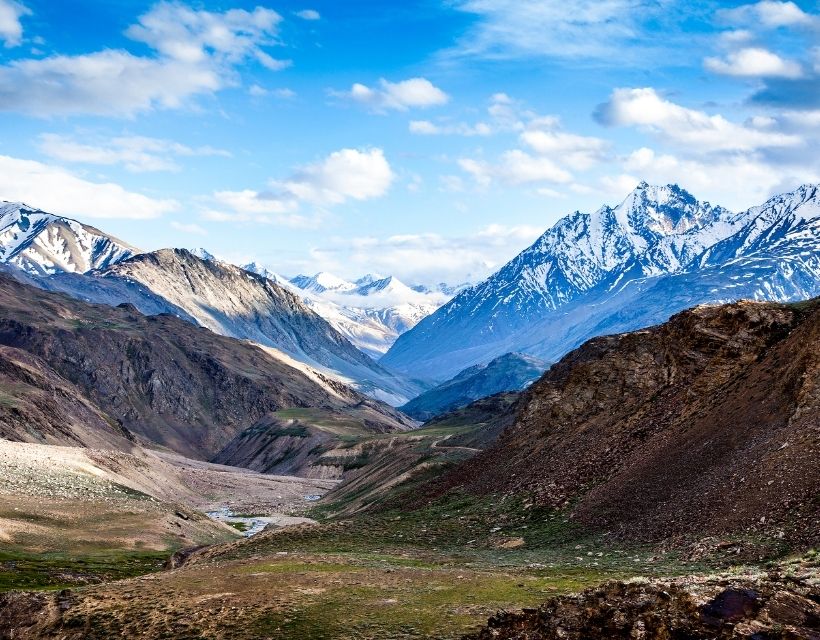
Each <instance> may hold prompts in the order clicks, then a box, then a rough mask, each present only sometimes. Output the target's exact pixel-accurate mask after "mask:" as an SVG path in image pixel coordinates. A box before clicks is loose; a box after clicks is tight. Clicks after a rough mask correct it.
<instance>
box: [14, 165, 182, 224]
mask: <svg viewBox="0 0 820 640" xmlns="http://www.w3.org/2000/svg"><path fill="white" fill-rule="evenodd" d="M0 194H2V198H3V199H5V200H19V201H23V202H27V203H28V204H30V205H32V206H36V207H40V208H41V209H44V210H46V211H50V212H52V213H59V214H63V215H70V216H78V217H81V218H136V219H148V218H157V217H159V216H161V215H163V214H165V213H168V212H171V211H175V210H177V209H178V208H179V203H177V202H176V201H175V200H165V199H163V200H157V199H154V198H149V197H148V196H144V195H142V194H140V193H134V192H132V191H126V190H125V189H124V188H123V187H121V186H120V185H118V184H115V183H112V182H106V183H99V182H89V181H88V180H85V179H83V178H80V177H78V176H76V175H74V174H73V173H71V172H69V171H67V170H66V169H64V168H62V167H58V166H53V165H47V164H43V163H40V162H35V161H33V160H21V159H19V158H12V157H9V156H0Z"/></svg>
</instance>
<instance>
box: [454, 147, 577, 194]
mask: <svg viewBox="0 0 820 640" xmlns="http://www.w3.org/2000/svg"><path fill="white" fill-rule="evenodd" d="M458 164H459V166H460V167H461V169H462V170H463V171H465V172H467V173H469V174H470V175H471V176H472V177H473V179H474V180H475V181H476V183H477V184H479V185H480V186H488V185H490V183H492V182H493V181H494V180H498V181H500V182H502V183H503V184H506V185H512V186H518V185H525V184H533V183H538V182H550V183H562V184H565V183H568V182H571V181H572V174H571V173H570V172H569V171H567V170H566V169H563V168H561V167H560V166H558V164H556V163H555V162H554V161H553V160H551V159H550V158H545V157H540V156H533V155H530V154H529V153H526V152H525V151H522V150H520V149H512V150H510V151H506V152H504V153H503V154H501V157H500V158H499V160H498V161H497V162H495V163H490V162H483V161H479V160H475V159H472V158H462V159H461V160H459V162H458Z"/></svg>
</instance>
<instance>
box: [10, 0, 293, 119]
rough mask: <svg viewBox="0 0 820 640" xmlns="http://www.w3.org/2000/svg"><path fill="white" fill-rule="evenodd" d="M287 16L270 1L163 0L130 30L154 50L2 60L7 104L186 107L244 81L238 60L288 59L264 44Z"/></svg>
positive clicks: (54, 111) (65, 108)
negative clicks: (234, 4)
mask: <svg viewBox="0 0 820 640" xmlns="http://www.w3.org/2000/svg"><path fill="white" fill-rule="evenodd" d="M0 1H2V0H0ZM280 21H281V17H280V16H279V14H277V13H276V12H275V11H272V10H270V9H264V8H262V7H257V8H256V9H254V10H253V11H245V10H243V9H231V10H228V11H225V12H223V13H215V12H210V11H204V10H201V11H197V10H194V9H191V8H189V7H186V6H185V5H182V4H179V3H168V2H161V3H159V4H157V5H155V6H154V7H153V8H151V9H150V10H149V11H148V12H147V13H145V14H143V15H142V16H140V17H139V19H138V21H137V23H136V24H134V25H132V26H130V27H129V28H128V29H127V30H126V35H127V36H128V37H129V38H131V39H132V40H134V41H137V42H140V43H144V44H145V45H147V46H148V47H149V49H150V50H151V55H145V56H141V55H134V54H132V53H130V52H128V51H125V50H121V49H116V50H115V49H105V50H102V51H98V52H94V53H88V54H83V55H70V56H67V55H54V56H50V57H47V58H42V59H20V60H14V61H12V62H10V63H9V64H6V65H4V66H0V110H5V111H23V112H25V113H28V114H34V115H39V116H53V115H72V114H93V115H114V116H131V115H133V114H135V113H138V112H141V111H147V110H150V109H154V108H178V107H180V106H183V105H185V104H187V102H188V101H189V100H190V99H191V98H193V97H194V96H197V95H203V94H210V93H213V92H215V91H218V90H220V89H223V88H225V87H228V86H234V85H236V84H237V83H238V79H237V67H238V66H239V65H240V64H243V63H245V62H248V61H250V60H255V61H257V62H258V63H259V64H262V65H263V66H266V67H267V68H269V69H278V68H282V67H283V66H285V65H286V64H287V61H281V60H276V59H274V58H272V57H271V56H270V55H269V54H268V53H266V52H265V51H264V50H263V48H262V47H264V46H267V45H272V44H276V43H277V40H276V36H277V33H278V25H279V23H280Z"/></svg>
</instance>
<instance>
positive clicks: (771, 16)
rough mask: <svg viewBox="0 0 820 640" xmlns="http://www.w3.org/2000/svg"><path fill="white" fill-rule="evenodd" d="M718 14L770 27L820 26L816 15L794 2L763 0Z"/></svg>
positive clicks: (723, 17) (744, 22)
mask: <svg viewBox="0 0 820 640" xmlns="http://www.w3.org/2000/svg"><path fill="white" fill-rule="evenodd" d="M718 15H719V16H720V17H721V18H722V19H723V20H725V21H727V22H729V23H732V24H742V25H753V26H763V27H767V28H770V29H776V28H778V27H795V26H800V27H811V26H820V20H818V17H817V16H816V15H813V14H809V13H806V12H805V11H803V9H801V8H800V7H799V6H797V5H796V4H795V3H794V2H777V1H774V0H762V1H761V2H755V3H752V4H745V5H742V6H740V7H736V8H734V9H724V10H722V11H720V12H719V13H718Z"/></svg>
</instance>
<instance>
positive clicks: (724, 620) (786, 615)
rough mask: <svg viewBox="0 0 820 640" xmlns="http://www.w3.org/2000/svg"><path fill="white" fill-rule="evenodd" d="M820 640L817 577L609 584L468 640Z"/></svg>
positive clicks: (511, 616)
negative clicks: (636, 639)
mask: <svg viewBox="0 0 820 640" xmlns="http://www.w3.org/2000/svg"><path fill="white" fill-rule="evenodd" d="M618 638H623V639H624V640H626V639H630V640H632V639H634V638H642V639H643V640H670V639H679V640H707V639H708V640H741V639H744V640H798V639H799V640H818V639H820V586H818V580H817V578H816V575H812V576H805V577H803V578H795V577H793V576H790V577H789V578H784V577H782V576H777V575H775V576H772V577H756V578H746V579H738V578H707V579H695V578H687V579H680V580H676V581H671V582H647V581H639V582H631V583H623V582H610V583H607V584H604V585H602V586H600V587H596V588H594V589H589V590H587V591H584V592H583V593H581V594H579V595H573V596H561V597H556V598H553V599H551V600H549V601H547V602H546V603H545V604H543V605H541V606H540V607H538V608H537V609H525V610H524V611H523V612H520V613H507V612H504V613H500V614H498V615H496V616H494V617H493V618H491V619H490V620H489V623H488V625H487V626H486V627H485V628H484V629H482V630H481V631H479V632H478V633H475V634H472V635H470V636H467V637H466V638H465V640H558V639H560V640H598V639H600V640H605V639H606V640H616V639H618Z"/></svg>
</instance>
